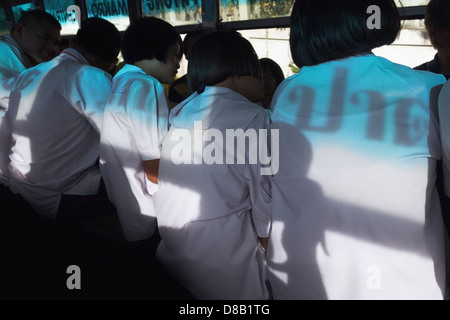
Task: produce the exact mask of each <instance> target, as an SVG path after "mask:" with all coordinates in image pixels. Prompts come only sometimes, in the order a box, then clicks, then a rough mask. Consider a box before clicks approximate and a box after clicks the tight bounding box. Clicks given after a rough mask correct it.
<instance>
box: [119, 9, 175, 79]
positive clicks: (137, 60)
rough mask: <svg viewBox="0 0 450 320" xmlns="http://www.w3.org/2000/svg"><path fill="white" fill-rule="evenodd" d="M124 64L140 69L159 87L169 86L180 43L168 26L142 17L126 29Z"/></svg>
mask: <svg viewBox="0 0 450 320" xmlns="http://www.w3.org/2000/svg"><path fill="white" fill-rule="evenodd" d="M122 56H123V59H124V61H125V62H126V63H128V64H132V65H137V66H139V67H141V68H142V69H143V70H144V71H145V72H146V73H147V74H150V75H151V76H153V77H155V78H156V79H158V80H159V81H160V82H163V83H172V82H173V81H174V79H175V75H176V73H177V70H178V68H179V61H180V59H181V57H182V40H181V36H180V34H179V33H178V31H177V30H176V29H175V28H174V27H173V26H172V25H171V24H170V23H168V22H166V21H164V20H162V19H159V18H156V17H144V18H141V19H139V20H137V21H135V22H133V23H132V24H131V25H130V26H128V28H127V30H126V31H125V33H124V35H123V40H122Z"/></svg>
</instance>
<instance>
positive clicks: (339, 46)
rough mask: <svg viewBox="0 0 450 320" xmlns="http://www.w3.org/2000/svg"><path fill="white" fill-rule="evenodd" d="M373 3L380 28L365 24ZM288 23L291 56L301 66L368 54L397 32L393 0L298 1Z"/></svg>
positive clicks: (385, 42)
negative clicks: (377, 14)
mask: <svg viewBox="0 0 450 320" xmlns="http://www.w3.org/2000/svg"><path fill="white" fill-rule="evenodd" d="M372 5H375V6H377V7H378V8H379V9H380V15H379V18H380V23H379V28H369V26H368V21H367V20H368V19H369V17H370V15H371V13H367V11H368V8H369V7H370V6H372ZM290 24H291V33H290V40H289V41H290V47H291V55H292V58H293V60H294V62H295V64H296V65H297V66H298V67H300V68H301V67H303V66H311V65H316V64H319V63H322V62H327V61H331V60H336V59H342V58H346V57H350V56H355V55H360V54H365V53H369V52H370V51H371V50H372V49H373V48H376V47H380V46H382V45H385V44H390V43H392V42H393V41H394V40H395V38H396V36H397V34H398V32H399V31H400V17H399V14H398V9H397V7H396V5H395V3H394V1H393V0H345V1H344V0H297V1H296V2H295V4H294V6H293V8H292V13H291V21H290Z"/></svg>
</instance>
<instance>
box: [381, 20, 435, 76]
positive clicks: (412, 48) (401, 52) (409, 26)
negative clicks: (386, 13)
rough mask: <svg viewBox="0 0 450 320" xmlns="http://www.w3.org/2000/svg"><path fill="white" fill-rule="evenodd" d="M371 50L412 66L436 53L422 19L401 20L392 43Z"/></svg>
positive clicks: (427, 59) (425, 60)
mask: <svg viewBox="0 0 450 320" xmlns="http://www.w3.org/2000/svg"><path fill="white" fill-rule="evenodd" d="M373 52H374V53H375V54H377V55H380V56H383V57H385V58H387V59H389V60H391V61H393V62H396V63H400V64H404V65H407V66H410V67H412V68H414V67H416V66H418V65H420V64H422V63H424V62H427V61H430V60H432V59H433V57H434V55H435V54H436V50H435V49H434V48H433V46H432V45H431V42H430V38H429V37H428V32H427V30H426V28H425V23H424V20H423V19H415V20H403V21H402V29H401V30H400V33H399V34H398V36H397V39H396V40H395V41H394V43H392V44H391V45H388V46H383V47H380V48H376V49H374V50H373Z"/></svg>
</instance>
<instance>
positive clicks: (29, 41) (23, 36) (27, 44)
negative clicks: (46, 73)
mask: <svg viewBox="0 0 450 320" xmlns="http://www.w3.org/2000/svg"><path fill="white" fill-rule="evenodd" d="M60 33H61V24H60V23H59V22H58V20H56V19H55V18H54V17H53V16H52V15H51V14H49V13H47V12H45V11H44V10H40V9H36V10H31V11H25V12H24V13H23V14H22V16H21V17H20V19H19V21H18V22H17V23H16V25H15V26H14V28H13V30H12V31H11V36H12V37H13V38H14V40H15V41H16V42H17V44H18V45H19V46H20V48H21V49H22V51H23V52H24V53H25V55H26V56H27V57H28V59H29V60H30V62H31V64H32V65H36V64H38V63H41V62H45V61H49V60H51V59H53V58H54V57H55V56H56V55H57V54H58V53H59V46H60V44H61V35H60Z"/></svg>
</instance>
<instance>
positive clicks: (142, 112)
mask: <svg viewBox="0 0 450 320" xmlns="http://www.w3.org/2000/svg"><path fill="white" fill-rule="evenodd" d="M127 99H128V101H127V106H129V107H128V109H127V113H128V118H129V119H128V120H129V123H130V124H131V130H132V131H133V136H134V138H135V141H136V144H137V146H138V149H139V152H140V154H141V157H142V161H147V160H154V159H159V158H160V149H161V145H162V141H163V139H164V137H165V135H166V134H167V131H168V113H169V111H168V110H169V109H168V105H167V98H166V93H165V91H164V88H163V86H162V85H161V84H160V83H159V82H157V81H156V80H153V79H149V81H144V80H139V81H133V83H132V84H131V86H130V88H129V94H128V98H127Z"/></svg>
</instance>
